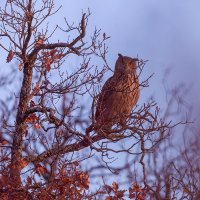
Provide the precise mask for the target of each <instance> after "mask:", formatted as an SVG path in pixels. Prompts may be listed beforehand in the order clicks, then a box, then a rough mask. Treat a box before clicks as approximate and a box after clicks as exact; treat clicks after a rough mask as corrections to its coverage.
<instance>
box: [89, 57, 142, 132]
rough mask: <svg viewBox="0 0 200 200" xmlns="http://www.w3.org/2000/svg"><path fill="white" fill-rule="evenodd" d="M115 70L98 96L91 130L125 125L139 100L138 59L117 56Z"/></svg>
mask: <svg viewBox="0 0 200 200" xmlns="http://www.w3.org/2000/svg"><path fill="white" fill-rule="evenodd" d="M118 56H119V57H118V59H117V61H116V64H115V70H114V74H113V76H112V77H110V78H109V79H108V80H107V81H106V82H105V84H104V86H103V88H102V91H101V93H100V94H99V97H98V100H97V106H96V113H95V125H94V126H93V129H110V128H111V127H112V126H113V125H120V126H123V125H125V124H126V121H127V119H128V117H129V116H130V114H131V111H132V109H133V107H134V106H135V105H136V103H137V101H138V98H139V81H138V76H137V74H136V69H137V63H138V62H137V61H138V59H135V58H130V57H127V56H122V55H121V54H118Z"/></svg>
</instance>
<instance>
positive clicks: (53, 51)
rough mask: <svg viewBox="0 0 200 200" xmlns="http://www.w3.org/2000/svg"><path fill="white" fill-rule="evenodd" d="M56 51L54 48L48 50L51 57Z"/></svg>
mask: <svg viewBox="0 0 200 200" xmlns="http://www.w3.org/2000/svg"><path fill="white" fill-rule="evenodd" d="M56 52H57V50H56V49H53V50H51V51H50V52H49V54H50V56H51V57H53V56H54V55H55V53H56Z"/></svg>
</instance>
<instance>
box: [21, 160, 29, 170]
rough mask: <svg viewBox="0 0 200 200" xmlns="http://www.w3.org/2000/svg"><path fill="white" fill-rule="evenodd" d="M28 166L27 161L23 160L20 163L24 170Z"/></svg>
mask: <svg viewBox="0 0 200 200" xmlns="http://www.w3.org/2000/svg"><path fill="white" fill-rule="evenodd" d="M27 165H28V162H27V161H25V160H21V161H20V166H21V167H22V168H24V167H26V166H27Z"/></svg>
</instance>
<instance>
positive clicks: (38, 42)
mask: <svg viewBox="0 0 200 200" xmlns="http://www.w3.org/2000/svg"><path fill="white" fill-rule="evenodd" d="M43 42H44V41H43V39H42V38H39V39H38V41H37V42H36V44H43Z"/></svg>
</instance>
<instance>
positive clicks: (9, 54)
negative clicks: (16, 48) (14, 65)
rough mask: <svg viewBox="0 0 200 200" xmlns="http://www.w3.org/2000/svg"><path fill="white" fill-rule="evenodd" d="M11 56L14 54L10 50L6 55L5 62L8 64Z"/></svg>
mask: <svg viewBox="0 0 200 200" xmlns="http://www.w3.org/2000/svg"><path fill="white" fill-rule="evenodd" d="M13 56H14V52H13V51H12V50H10V51H9V53H8V56H7V59H6V62H7V63H9V62H10V61H11V60H12V59H13Z"/></svg>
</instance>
